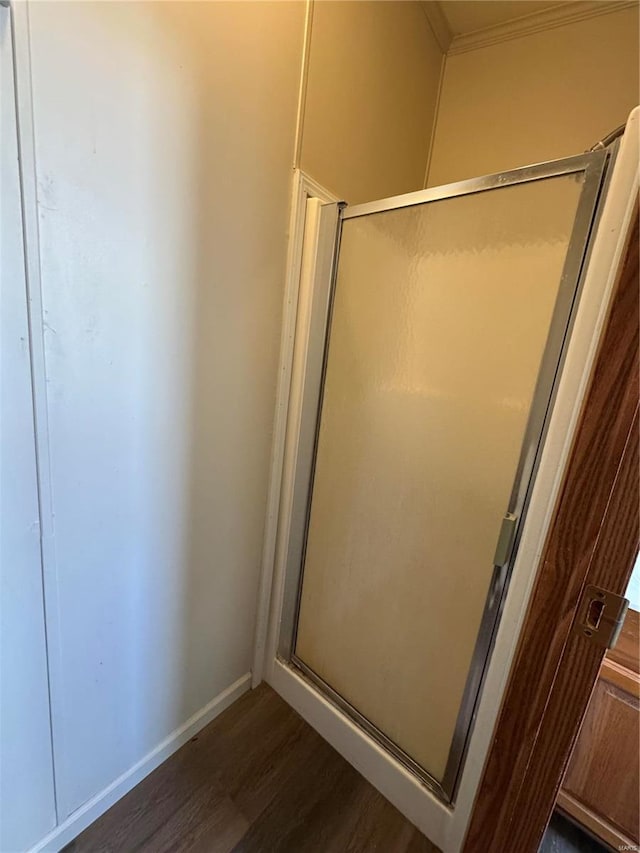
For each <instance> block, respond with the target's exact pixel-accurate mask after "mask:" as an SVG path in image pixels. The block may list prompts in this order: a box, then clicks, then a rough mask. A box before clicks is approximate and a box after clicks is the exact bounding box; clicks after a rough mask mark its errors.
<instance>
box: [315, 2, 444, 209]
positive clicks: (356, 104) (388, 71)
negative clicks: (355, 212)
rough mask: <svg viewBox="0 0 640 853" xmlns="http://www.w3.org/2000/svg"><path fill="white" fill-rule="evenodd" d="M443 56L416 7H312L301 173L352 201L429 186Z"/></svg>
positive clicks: (415, 4) (403, 4)
mask: <svg viewBox="0 0 640 853" xmlns="http://www.w3.org/2000/svg"><path fill="white" fill-rule="evenodd" d="M442 58H443V57H442V51H441V50H440V48H439V47H438V44H437V42H436V40H435V38H434V35H433V33H432V31H431V28H430V26H429V24H428V22H427V18H426V15H425V13H424V9H423V6H422V3H421V2H418V0H409V2H405V0H392V2H389V0H387V2H384V0H340V2H326V0H317V2H314V4H313V16H312V20H311V33H310V42H309V61H308V74H307V79H306V89H305V110H304V124H303V128H302V139H301V143H302V146H301V158H300V166H301V168H302V169H303V171H305V172H307V174H309V175H311V176H312V177H313V178H315V179H316V180H317V181H318V182H319V183H320V184H322V185H323V186H325V187H327V188H328V189H329V190H331V191H332V192H333V193H334V194H335V195H337V196H338V197H340V198H343V199H345V200H346V201H348V202H349V203H350V204H358V203H359V202H363V201H371V200H373V199H377V198H385V197H386V196H390V195H397V194H399V193H405V192H411V191H412V190H418V189H421V188H422V186H423V183H424V177H425V170H426V165H427V154H428V150H429V144H430V139H431V133H432V130H433V124H434V119H435V109H436V101H437V94H438V87H439V84H440V74H441V70H442Z"/></svg>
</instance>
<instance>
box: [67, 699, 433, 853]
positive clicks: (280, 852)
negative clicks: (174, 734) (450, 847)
mask: <svg viewBox="0 0 640 853" xmlns="http://www.w3.org/2000/svg"><path fill="white" fill-rule="evenodd" d="M65 850H66V851H67V852H68V853H100V851H104V853H107V851H109V853H133V851H149V853H151V851H152V853H162V852H163V851H194V852H195V851H198V853H200V851H201V853H230V851H234V853H373V852H374V851H380V853H437V850H436V848H435V847H434V846H433V845H432V844H430V842H428V841H427V839H426V838H425V837H424V836H423V835H422V834H421V833H420V832H418V830H417V829H416V828H415V827H414V826H413V825H412V824H410V823H409V822H408V821H407V820H406V819H405V818H404V817H403V816H402V815H401V814H400V812H399V811H398V810H397V809H395V808H394V807H393V806H392V805H391V804H390V803H389V802H388V801H387V800H385V798H384V797H383V796H382V795H381V794H379V793H378V792H377V791H376V790H375V788H373V787H372V786H371V785H370V784H369V783H368V782H366V781H365V780H364V779H363V778H362V776H360V774H359V773H357V772H356V771H355V770H354V769H353V768H352V767H351V765H350V764H348V763H347V762H346V761H345V760H344V759H343V758H341V757H340V755H338V753H337V752H336V751H335V750H334V749H332V748H331V747H330V746H329V744H327V743H326V741H324V740H323V739H322V738H321V737H320V736H319V735H318V734H317V733H316V732H315V731H314V730H313V729H312V728H310V726H308V725H307V724H306V723H305V722H304V721H303V720H302V719H301V717H299V716H298V715H297V714H296V713H295V712H294V711H293V710H292V709H291V708H290V707H289V706H288V705H286V704H285V703H284V702H283V701H282V699H280V697H279V696H278V695H277V694H276V693H274V692H273V690H271V689H270V688H269V687H267V686H266V685H262V686H260V687H259V688H258V689H257V690H253V691H250V692H249V693H246V694H245V695H244V696H243V697H242V698H241V699H239V700H238V701H237V702H235V703H234V704H233V705H232V707H231V708H229V709H228V710H226V711H225V712H224V713H223V714H221V715H220V716H219V717H218V718H217V719H215V720H214V721H213V722H212V723H210V724H209V725H208V726H207V727H206V728H205V729H203V730H202V731H201V732H200V734H199V735H197V736H196V737H194V738H193V739H192V740H190V741H189V742H188V743H187V744H185V745H184V746H183V747H182V749H180V750H179V751H178V752H176V753H175V755H173V756H172V757H171V758H169V759H168V760H167V761H166V762H165V763H164V764H162V765H161V766H160V767H158V769H157V770H155V771H154V772H153V773H151V774H150V775H149V776H148V777H147V778H146V779H144V780H143V781H142V782H141V783H140V784H139V785H137V787H135V788H134V789H133V790H132V791H131V792H130V793H129V794H127V796H126V797H123V799H122V800H120V801H119V802H118V803H116V804H115V805H114V806H113V807H112V808H111V809H110V810H109V811H108V812H106V813H105V814H104V815H103V816H102V817H101V818H99V819H98V820H97V821H96V822H95V823H94V824H92V825H91V826H90V827H89V828H88V829H86V830H85V831H84V832H83V833H82V834H81V835H80V836H78V838H77V839H76V840H75V841H73V842H72V843H71V844H70V845H68V846H67V848H65Z"/></svg>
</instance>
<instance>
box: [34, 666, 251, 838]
mask: <svg viewBox="0 0 640 853" xmlns="http://www.w3.org/2000/svg"><path fill="white" fill-rule="evenodd" d="M250 686H251V673H250V672H247V673H246V674H245V675H243V676H242V677H241V678H239V679H238V680H237V681H234V683H233V684H231V685H229V687H227V688H226V690H223V691H222V693H219V694H218V695H217V696H216V697H215V698H214V699H212V700H211V702H209V703H208V704H207V705H205V706H204V708H201V709H200V710H199V711H196V713H195V714H194V715H193V716H192V717H190V718H189V719H188V720H187V721H186V723H183V725H181V726H179V727H178V728H177V729H175V730H174V731H173V732H171V734H170V735H169V736H168V737H166V738H165V739H164V740H163V741H162V742H161V743H159V744H158V746H156V747H155V749H152V750H151V752H149V753H147V755H145V756H144V758H142V759H141V760H140V761H138V762H137V763H136V764H134V765H133V767H131V768H130V769H129V770H127V771H126V773H123V774H122V776H119V777H118V778H117V779H116V780H115V781H114V782H112V783H111V784H110V785H108V786H107V787H106V788H104V790H102V791H100V793H99V794H96V796H95V797H92V799H90V800H89V801H88V802H86V803H85V804H84V805H82V806H81V807H80V808H79V809H77V810H76V811H75V812H73V813H72V814H71V815H69V817H68V818H67V819H66V820H65V821H64V823H61V824H60V825H59V826H57V827H56V828H55V829H54V830H52V831H51V832H50V833H49V834H48V835H46V836H45V837H44V838H43V839H42V840H41V841H39V842H38V843H37V844H36V845H35V846H34V847H32V848H31V850H30V851H29V853H44V851H46V852H47V853H57V851H59V850H61V849H62V848H63V847H64V846H65V845H66V844H69V842H70V841H73V839H74V838H75V837H76V836H77V835H79V834H80V833H81V832H82V830H83V829H86V828H87V827H88V826H89V825H90V824H92V823H93V822H94V820H97V818H99V817H100V815H102V814H104V813H105V812H106V811H107V809H109V808H111V806H112V805H113V804H114V803H116V802H117V801H118V800H119V799H120V798H121V797H124V795H125V794H127V793H128V792H129V791H130V790H131V789H132V788H134V787H135V786H136V785H137V784H138V782H141V781H142V780H143V779H144V778H145V776H148V775H149V773H151V771H152V770H155V769H156V767H158V766H159V765H160V764H162V762H163V761H165V760H166V759H167V758H169V756H170V755H172V754H173V753H174V752H176V750H178V749H180V747H181V746H182V745H183V744H185V743H186V742H187V741H188V740H189V739H190V738H192V737H193V736H194V735H195V734H197V733H198V732H199V731H200V729H202V728H204V727H205V726H206V725H207V723H210V722H211V720H213V719H214V718H215V717H217V716H218V714H221V713H222V712H223V711H224V710H225V709H226V708H228V707H229V705H231V704H232V703H233V702H235V700H236V699H238V698H239V697H240V696H242V694H243V693H246V691H247V690H248V689H249V688H250Z"/></svg>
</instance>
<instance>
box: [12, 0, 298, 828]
mask: <svg viewBox="0 0 640 853" xmlns="http://www.w3.org/2000/svg"><path fill="white" fill-rule="evenodd" d="M303 34H304V4H303V3H281V2H257V3H251V2H231V3H223V2H207V3H186V2H185V3H164V2H159V3H154V2H147V3H100V2H99V3H92V2H85V3H40V2H34V3H33V4H31V6H30V42H31V58H32V69H33V102H34V103H33V106H34V119H35V144H36V163H35V168H36V173H37V181H38V214H39V221H40V241H41V246H40V249H41V269H42V299H43V303H44V312H45V319H46V322H45V328H44V347H45V360H46V364H45V365H44V366H39V368H38V369H44V370H46V381H47V386H46V387H47V399H46V401H45V400H39V403H40V404H41V405H42V406H44V405H46V417H44V418H43V420H46V422H47V427H48V431H49V432H48V449H49V460H48V464H47V463H45V464H44V466H43V467H45V468H47V472H48V474H50V477H51V495H52V497H51V499H52V509H51V513H52V518H53V521H52V524H53V528H54V533H55V540H56V554H55V557H56V558H57V566H56V565H54V556H53V554H51V552H50V551H47V553H46V560H45V576H46V577H47V579H48V581H47V589H46V593H47V603H48V606H47V618H48V619H49V620H50V623H49V638H50V645H49V649H50V656H51V657H50V665H51V669H50V673H51V684H52V697H53V707H52V718H53V733H54V751H55V755H56V762H55V767H56V783H57V784H56V787H57V794H58V806H59V815H60V818H61V819H62V818H65V817H66V816H67V815H68V814H69V813H70V812H72V811H73V810H74V809H76V808H78V806H80V805H81V804H82V803H84V802H86V801H87V800H88V799H89V798H90V797H93V796H94V795H96V794H98V792H100V791H101V790H103V789H104V788H105V787H106V786H107V785H110V784H111V783H112V782H114V780H116V779H117V778H118V777H119V776H120V775H121V774H123V773H126V772H128V771H129V770H130V769H131V768H132V767H133V766H134V765H135V764H136V762H138V761H140V760H141V759H143V757H144V756H146V755H147V754H149V753H150V751H151V750H153V749H154V748H155V747H156V746H157V745H158V744H159V743H161V742H163V740H164V739H165V738H167V737H169V736H171V733H172V732H174V733H175V731H176V730H177V729H178V727H179V726H181V725H183V724H184V723H185V721H186V720H188V719H189V718H190V717H191V716H192V715H194V714H198V713H200V711H201V709H203V708H206V707H208V703H210V702H212V700H214V698H215V697H216V696H218V695H219V694H220V693H221V691H224V690H226V689H227V688H229V686H230V685H232V684H234V683H235V682H236V681H237V680H238V679H241V678H242V677H243V676H246V674H247V673H248V672H249V670H250V668H251V662H252V644H253V633H254V621H255V607H256V595H257V586H258V573H259V569H260V561H261V554H262V531H263V526H264V514H265V503H266V494H267V481H268V475H269V459H270V451H271V430H272V424H273V411H274V395H275V387H276V378H277V364H278V345H279V339H280V322H281V308H282V292H283V282H284V276H285V259H286V245H287V238H286V230H287V223H288V216H289V205H290V194H291V189H290V187H291V165H292V162H293V157H294V139H295V127H296V114H297V99H298V87H299V78H300V68H301V57H302V45H303ZM19 71H20V73H21V74H23V73H24V69H23V68H22V67H21V68H20V69H19ZM47 524H48V522H47ZM47 529H48V528H47Z"/></svg>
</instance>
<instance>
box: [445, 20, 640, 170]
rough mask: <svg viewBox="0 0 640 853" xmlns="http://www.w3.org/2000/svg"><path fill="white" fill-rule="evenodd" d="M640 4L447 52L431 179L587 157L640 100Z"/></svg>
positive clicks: (622, 121) (623, 120)
mask: <svg viewBox="0 0 640 853" xmlns="http://www.w3.org/2000/svg"><path fill="white" fill-rule="evenodd" d="M638 62H639V60H638V9H637V7H636V8H628V9H624V10H622V11H617V12H612V13H609V14H605V15H600V16H598V17H594V18H590V19H588V20H584V21H579V22H574V23H571V24H567V25H564V26H561V27H556V28H554V29H550V30H546V31H544V32H540V33H535V34H533V35H528V36H523V37H520V38H514V39H512V40H509V41H504V42H501V43H499V44H495V45H491V46H488V47H483V48H479V49H476V50H472V51H469V52H467V53H461V54H458V55H455V54H454V55H452V56H449V57H448V58H447V61H446V67H445V75H444V81H443V89H442V94H441V99H440V106H439V111H438V118H437V125H436V135H435V142H434V148H433V153H432V160H431V165H430V170H429V179H428V184H429V186H437V185H438V184H444V183H448V182H449V181H456V180H462V179H464V178H470V177H474V176H476V175H482V174H487V173H490V172H499V171H503V170H504V169H509V168H515V167H517V166H523V165H526V164H527V163H534V162H540V161H544V160H552V159H556V158H558V157H565V156H569V155H571V154H578V153H580V152H582V151H584V150H585V149H587V148H589V147H590V146H591V145H593V143H595V142H596V141H597V140H598V139H600V138H602V137H603V136H604V135H605V134H606V133H608V132H609V131H610V130H612V129H613V128H615V127H616V126H617V125H620V124H622V123H624V122H625V121H626V119H627V116H628V114H629V112H630V111H631V109H632V108H633V107H634V106H635V105H637V103H638V100H639V94H638Z"/></svg>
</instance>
